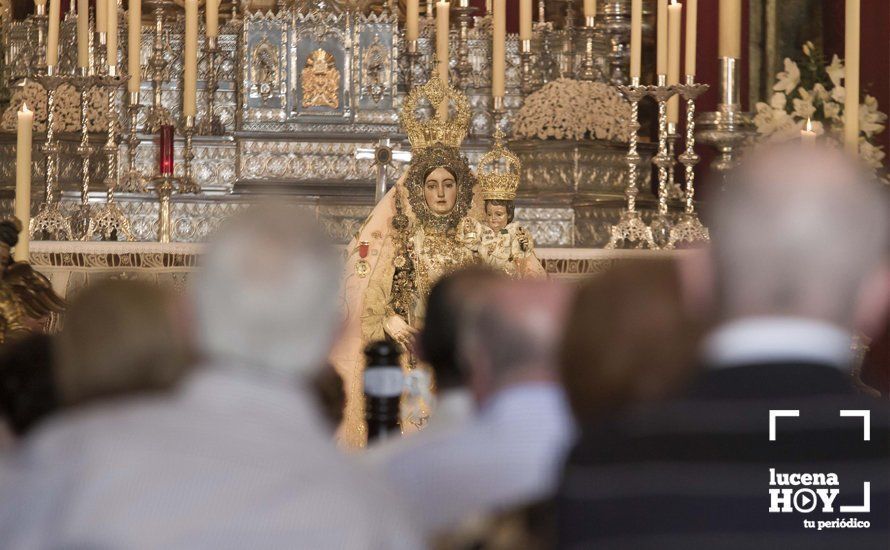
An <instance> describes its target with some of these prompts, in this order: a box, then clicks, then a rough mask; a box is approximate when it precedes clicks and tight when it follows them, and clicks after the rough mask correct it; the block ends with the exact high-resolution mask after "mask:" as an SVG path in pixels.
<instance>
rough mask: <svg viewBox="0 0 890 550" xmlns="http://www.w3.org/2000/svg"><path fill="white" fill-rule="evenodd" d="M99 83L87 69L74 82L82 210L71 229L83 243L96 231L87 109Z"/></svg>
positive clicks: (91, 149) (74, 217)
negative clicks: (92, 89) (78, 134)
mask: <svg viewBox="0 0 890 550" xmlns="http://www.w3.org/2000/svg"><path fill="white" fill-rule="evenodd" d="M97 81H98V80H97V78H96V77H94V76H92V75H90V74H88V71H87V70H86V69H81V74H80V75H79V76H77V77H75V78H74V79H73V81H72V84H73V85H74V87H75V88H76V89H78V90H79V91H80V144H79V145H78V146H77V155H78V156H79V157H80V208H79V209H78V211H77V213H76V214H75V215H74V216H73V217H72V220H71V221H72V227H71V229H72V231H73V232H74V235H75V236H76V237H77V238H78V239H80V240H82V241H88V240H90V239H92V238H93V230H94V229H95V225H94V223H93V219H92V216H91V215H90V159H91V157H92V156H93V152H94V149H93V147H92V146H91V145H90V134H89V132H88V130H87V107H88V105H89V100H90V89H91V88H92V87H93V85H94V84H95V83H96V82H97Z"/></svg>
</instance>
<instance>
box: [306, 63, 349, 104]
mask: <svg viewBox="0 0 890 550" xmlns="http://www.w3.org/2000/svg"><path fill="white" fill-rule="evenodd" d="M335 64H336V61H335V60H334V56H333V55H331V54H329V53H328V52H326V51H324V50H322V49H318V50H315V51H313V52H312V53H311V54H310V55H309V58H308V59H307V60H306V66H305V67H303V71H302V72H301V73H300V82H301V85H302V89H303V107H330V108H331V109H337V108H338V107H340V71H338V70H337V67H336V66H335Z"/></svg>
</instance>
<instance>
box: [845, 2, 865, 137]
mask: <svg viewBox="0 0 890 550" xmlns="http://www.w3.org/2000/svg"><path fill="white" fill-rule="evenodd" d="M861 9H862V6H861V2H860V0H847V9H846V19H845V23H844V25H845V27H846V29H845V32H846V34H845V37H844V42H845V44H844V57H845V58H846V59H845V66H846V73H845V78H844V87H845V88H846V99H845V100H844V144H845V145H846V147H847V151H849V152H850V153H851V154H854V155H855V154H858V153H859V68H860V67H859V65H860V48H861V44H860V40H861V38H860V36H861V34H860V25H861V16H862V13H861Z"/></svg>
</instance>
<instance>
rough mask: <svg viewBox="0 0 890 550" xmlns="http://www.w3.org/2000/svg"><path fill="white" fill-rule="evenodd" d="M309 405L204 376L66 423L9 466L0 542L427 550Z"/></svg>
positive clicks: (290, 390)
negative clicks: (10, 473)
mask: <svg viewBox="0 0 890 550" xmlns="http://www.w3.org/2000/svg"><path fill="white" fill-rule="evenodd" d="M312 405H313V404H312V403H311V402H310V401H309V399H308V397H307V396H305V395H303V396H302V398H301V394H300V391H298V390H296V389H295V388H294V384H293V383H287V384H285V383H283V380H281V379H276V380H274V381H273V380H270V379H258V378H256V377H255V376H250V375H247V374H245V373H243V372H240V371H234V372H233V371H222V370H208V371H203V372H200V373H199V374H196V375H195V376H194V377H193V379H192V380H190V381H189V382H188V383H187V384H186V386H185V387H184V388H183V389H182V390H180V391H179V392H177V393H175V394H173V395H171V396H168V397H153V398H142V399H138V400H137V399H132V400H128V401H126V402H120V403H115V404H108V405H103V406H101V407H96V408H91V409H85V410H83V411H80V412H77V411H75V412H73V413H72V414H70V415H68V416H63V417H61V418H60V419H59V420H57V421H54V422H51V423H49V424H47V425H46V426H45V427H44V428H43V429H41V430H40V431H38V432H37V433H35V434H34V437H32V438H31V439H30V440H29V441H28V442H27V443H26V444H25V445H24V446H23V447H22V448H21V449H20V451H18V453H17V455H16V456H14V457H13V458H14V463H15V464H14V465H13V467H14V468H15V469H16V471H15V472H14V477H13V482H12V483H11V484H8V485H7V486H5V487H0V495H2V498H0V541H2V543H0V546H2V547H3V548H4V549H6V550H21V549H31V548H34V549H44V548H53V549H54V548H73V549H87V548H88V549H91V550H92V549H102V550H105V549H118V548H121V549H143V548H145V549H149V548H150V549H158V548H163V549H189V550H195V549H213V550H220V549H230V548H231V549H245V548H262V549H272V548H287V549H294V548H306V549H313V550H314V549H325V548H331V549H371V548H375V549H376V548H379V549H392V548H397V549H406V550H408V549H412V550H413V549H415V548H421V547H422V544H421V543H420V542H419V539H418V538H417V536H416V534H415V530H414V528H413V527H412V526H411V525H410V523H408V522H407V521H406V518H405V517H404V516H403V515H402V514H401V512H400V508H399V506H398V505H397V503H396V501H395V497H394V496H392V495H391V494H390V493H388V492H387V491H386V490H385V489H384V488H383V487H382V485H381V486H378V485H377V484H376V483H375V482H374V481H373V478H372V476H370V475H368V474H367V473H364V472H362V471H360V470H358V469H357V467H356V466H357V465H353V464H351V463H350V462H349V458H348V457H346V456H343V455H341V454H340V453H339V452H338V451H337V450H336V449H335V447H334V444H333V442H332V438H331V436H330V434H328V433H327V432H326V431H325V430H324V429H322V428H321V426H323V423H322V422H321V421H320V420H318V419H317V418H316V415H315V411H314V410H313V409H312ZM3 479H4V477H3V476H0V480H3Z"/></svg>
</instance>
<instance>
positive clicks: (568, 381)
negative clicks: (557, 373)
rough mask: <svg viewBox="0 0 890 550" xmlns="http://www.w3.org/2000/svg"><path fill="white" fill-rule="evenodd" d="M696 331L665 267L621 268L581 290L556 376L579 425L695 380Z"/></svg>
mask: <svg viewBox="0 0 890 550" xmlns="http://www.w3.org/2000/svg"><path fill="white" fill-rule="evenodd" d="M700 335H701V323H700V322H699V321H698V320H696V319H694V318H693V316H692V315H691V314H690V311H689V309H688V307H687V304H685V303H684V299H683V293H682V292H681V282H680V278H679V276H678V270H677V266H675V265H674V264H673V263H672V262H670V261H662V260H641V261H629V262H623V263H621V264H619V265H617V266H616V267H614V268H612V269H610V270H609V271H607V272H606V273H603V274H601V275H598V276H596V277H595V278H592V279H590V280H589V281H587V282H586V283H584V285H583V286H581V288H580V289H579V290H578V293H577V294H576V295H575V297H574V299H573V301H572V306H571V309H570V312H569V315H568V319H567V321H566V331H565V336H564V340H563V344H562V349H561V351H560V370H561V376H562V382H563V385H564V386H565V390H566V393H567V395H568V398H569V404H570V405H571V407H572V412H573V413H574V415H575V417H576V419H577V420H578V422H579V424H580V425H582V426H590V425H593V424H596V423H598V422H600V421H601V420H603V418H604V416H606V415H609V414H613V413H616V412H618V411H620V410H621V409H622V408H624V407H625V406H627V405H630V404H633V403H637V402H644V401H651V400H656V399H660V398H662V397H667V396H669V395H670V394H672V393H673V392H674V391H675V390H679V388H680V387H681V386H682V384H683V382H685V381H686V380H687V379H688V378H689V377H690V376H691V375H692V374H693V373H694V367H695V364H696V361H695V356H696V348H697V345H698V342H699V337H700Z"/></svg>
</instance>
